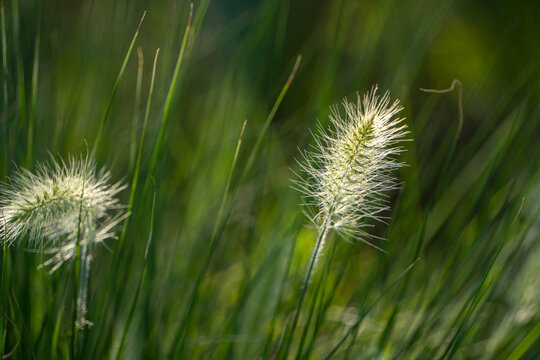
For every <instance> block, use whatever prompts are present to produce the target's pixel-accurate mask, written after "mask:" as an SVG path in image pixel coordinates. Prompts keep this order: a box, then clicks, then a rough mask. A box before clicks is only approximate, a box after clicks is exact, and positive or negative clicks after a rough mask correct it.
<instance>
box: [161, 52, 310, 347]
mask: <svg viewBox="0 0 540 360" xmlns="http://www.w3.org/2000/svg"><path fill="white" fill-rule="evenodd" d="M300 60H301V56H300V55H299V56H298V57H297V59H296V63H295V65H294V67H293V70H292V71H291V73H290V75H289V78H288V79H287V82H286V83H285V85H284V86H283V88H282V90H281V92H280V94H279V95H278V98H277V100H276V102H275V103H274V105H273V107H272V109H271V111H270V113H269V114H268V117H267V118H266V121H265V123H264V125H263V128H262V130H261V131H260V133H259V136H258V138H257V142H256V144H255V146H254V148H253V149H252V152H251V156H250V157H249V159H248V162H247V164H246V166H245V167H244V171H243V172H242V175H241V176H240V181H239V183H242V182H243V181H244V180H245V178H246V177H247V175H248V174H249V172H250V170H251V168H252V166H253V164H254V161H255V159H256V157H257V155H258V151H259V148H260V145H261V143H262V139H263V138H264V135H265V134H266V132H267V130H268V128H269V126H270V123H271V122H272V119H273V118H274V116H275V114H276V112H277V109H278V108H279V105H280V104H281V101H282V100H283V98H284V97H285V94H286V93H287V90H288V89H289V87H290V85H291V83H292V81H293V79H294V76H295V74H296V71H297V70H298V66H299V65H300ZM239 145H240V139H239V143H238V145H237V151H236V152H235V158H234V160H233V166H232V168H231V172H230V174H229V179H228V180H227V185H226V188H225V193H224V194H223V197H222V201H221V204H220V208H219V211H218V215H217V217H216V221H215V222H214V228H213V230H212V237H211V239H210V245H209V247H208V252H207V254H206V257H205V260H204V262H203V266H202V268H201V270H200V272H199V274H198V276H197V278H196V280H195V285H194V288H193V292H192V294H191V296H190V299H189V300H188V307H187V310H186V314H185V316H184V319H185V320H184V321H183V322H182V323H181V324H180V326H179V328H178V329H177V331H176V335H175V338H174V340H173V345H172V347H171V354H170V355H171V356H173V355H174V354H178V355H180V354H181V353H182V351H183V348H184V345H185V340H186V336H187V333H188V332H189V327H190V326H191V320H192V317H193V315H194V314H193V313H194V309H195V303H196V301H197V299H198V296H199V290H200V286H201V282H202V279H203V278H204V275H205V274H206V271H207V270H208V266H209V265H210V260H211V258H212V255H213V252H214V249H215V247H216V245H217V243H218V242H219V239H220V234H221V230H222V229H223V228H224V226H225V224H226V222H227V219H228V217H229V214H230V211H231V204H232V203H234V200H235V199H236V196H237V195H238V190H237V191H235V192H234V194H233V195H232V197H231V200H230V201H228V198H229V188H230V182H231V179H232V173H233V170H234V166H235V163H236V157H237V153H238V150H239ZM227 203H228V204H227ZM226 205H228V206H227V209H226Z"/></svg>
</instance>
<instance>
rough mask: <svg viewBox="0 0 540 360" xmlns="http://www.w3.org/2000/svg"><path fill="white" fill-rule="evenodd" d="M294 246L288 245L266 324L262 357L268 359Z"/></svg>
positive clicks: (293, 244) (292, 244)
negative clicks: (272, 308)
mask: <svg viewBox="0 0 540 360" xmlns="http://www.w3.org/2000/svg"><path fill="white" fill-rule="evenodd" d="M297 238H298V233H297V234H296V236H295V239H297ZM294 247H295V243H291V245H290V247H289V254H288V256H287V263H286V266H285V269H283V275H282V277H281V280H280V282H279V291H278V294H277V296H276V299H277V300H276V304H275V305H274V310H273V311H272V317H271V318H270V324H269V325H268V329H267V330H266V343H265V345H264V350H263V356H262V358H263V359H268V357H269V355H270V345H271V344H272V338H273V337H274V328H275V324H276V318H277V315H278V309H279V302H280V299H281V297H282V296H283V291H284V288H285V282H286V281H287V276H288V275H289V269H290V268H291V262H292V258H293V254H294Z"/></svg>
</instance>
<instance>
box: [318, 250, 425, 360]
mask: <svg viewBox="0 0 540 360" xmlns="http://www.w3.org/2000/svg"><path fill="white" fill-rule="evenodd" d="M418 261H420V258H418V259H416V260H415V261H414V262H413V263H412V264H411V265H409V266H408V267H407V268H406V269H405V270H404V271H403V272H402V273H401V274H400V275H399V276H398V277H397V278H396V279H395V280H394V281H392V282H391V283H390V284H389V285H388V286H387V287H386V288H385V289H384V290H383V292H382V293H381V294H380V295H379V297H377V299H375V301H374V302H373V303H372V304H371V305H370V306H369V307H368V308H367V309H366V310H365V311H364V312H362V314H361V315H360V316H359V317H358V319H357V320H356V322H355V323H354V324H353V325H352V326H351V327H350V328H349V330H347V332H346V333H345V335H343V337H342V338H341V340H339V341H338V343H337V344H336V345H335V346H334V347H333V348H332V350H330V352H329V353H328V355H326V357H325V359H326V360H328V359H331V358H332V357H333V356H334V354H335V353H336V351H338V349H339V348H340V347H341V345H343V343H344V342H345V340H347V338H348V337H349V336H350V335H351V334H353V333H354V332H355V331H356V330H357V329H358V327H359V326H360V324H361V323H362V321H363V320H364V319H365V317H366V315H367V314H369V312H370V311H371V310H372V309H373V308H374V307H375V305H377V303H378V302H379V301H380V300H381V299H382V298H383V297H384V296H385V295H386V294H387V293H388V291H390V289H392V288H393V287H394V286H395V285H396V284H397V283H398V282H399V281H400V280H401V279H402V278H403V277H404V276H405V275H407V274H408V273H409V272H410V271H411V269H412V268H413V267H414V266H415V265H416V263H418Z"/></svg>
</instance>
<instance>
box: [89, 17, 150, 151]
mask: <svg viewBox="0 0 540 360" xmlns="http://www.w3.org/2000/svg"><path fill="white" fill-rule="evenodd" d="M145 16H146V11H144V12H143V15H142V17H141V20H140V21H139V26H137V30H136V31H135V35H133V39H132V40H131V44H129V48H128V51H127V53H126V56H125V57H124V62H123V63H122V66H121V67H120V71H119V72H118V75H117V76H116V80H115V82H114V85H113V90H112V92H111V96H110V97H109V101H108V102H107V107H106V108H105V114H104V115H103V117H102V118H101V121H100V122H99V127H98V130H97V135H96V140H95V141H94V146H93V147H92V155H91V158H95V156H96V152H97V148H98V146H99V143H100V142H101V137H102V133H103V127H104V126H105V122H106V121H107V119H108V118H109V113H110V112H111V108H112V103H113V100H114V98H115V95H116V91H117V90H118V85H119V84H120V80H121V79H122V76H123V75H124V71H125V70H126V66H127V63H128V60H129V58H130V56H131V52H132V50H133V46H134V45H135V42H136V41H137V37H139V30H140V29H141V25H142V22H143V20H144V17H145Z"/></svg>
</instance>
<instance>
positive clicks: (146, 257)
mask: <svg viewBox="0 0 540 360" xmlns="http://www.w3.org/2000/svg"><path fill="white" fill-rule="evenodd" d="M155 209H156V190H155V189H154V197H153V199H152V211H151V214H150V230H149V231H148V239H147V241H146V248H145V250H144V260H143V264H142V271H141V275H140V277H139V282H138V283H137V289H136V290H135V297H134V298H133V302H132V304H131V308H130V310H129V314H128V318H127V321H126V326H125V327H124V332H123V333H122V340H121V341H120V347H119V348H118V353H117V355H116V358H117V359H121V358H122V353H123V351H124V346H125V343H126V337H127V334H128V332H129V328H130V326H131V322H132V321H133V315H134V314H135V308H136V307H137V303H138V301H139V295H140V293H141V287H142V284H143V281H144V277H145V275H146V266H147V264H148V251H149V249H150V245H151V244H152V233H153V231H154V213H155Z"/></svg>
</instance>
